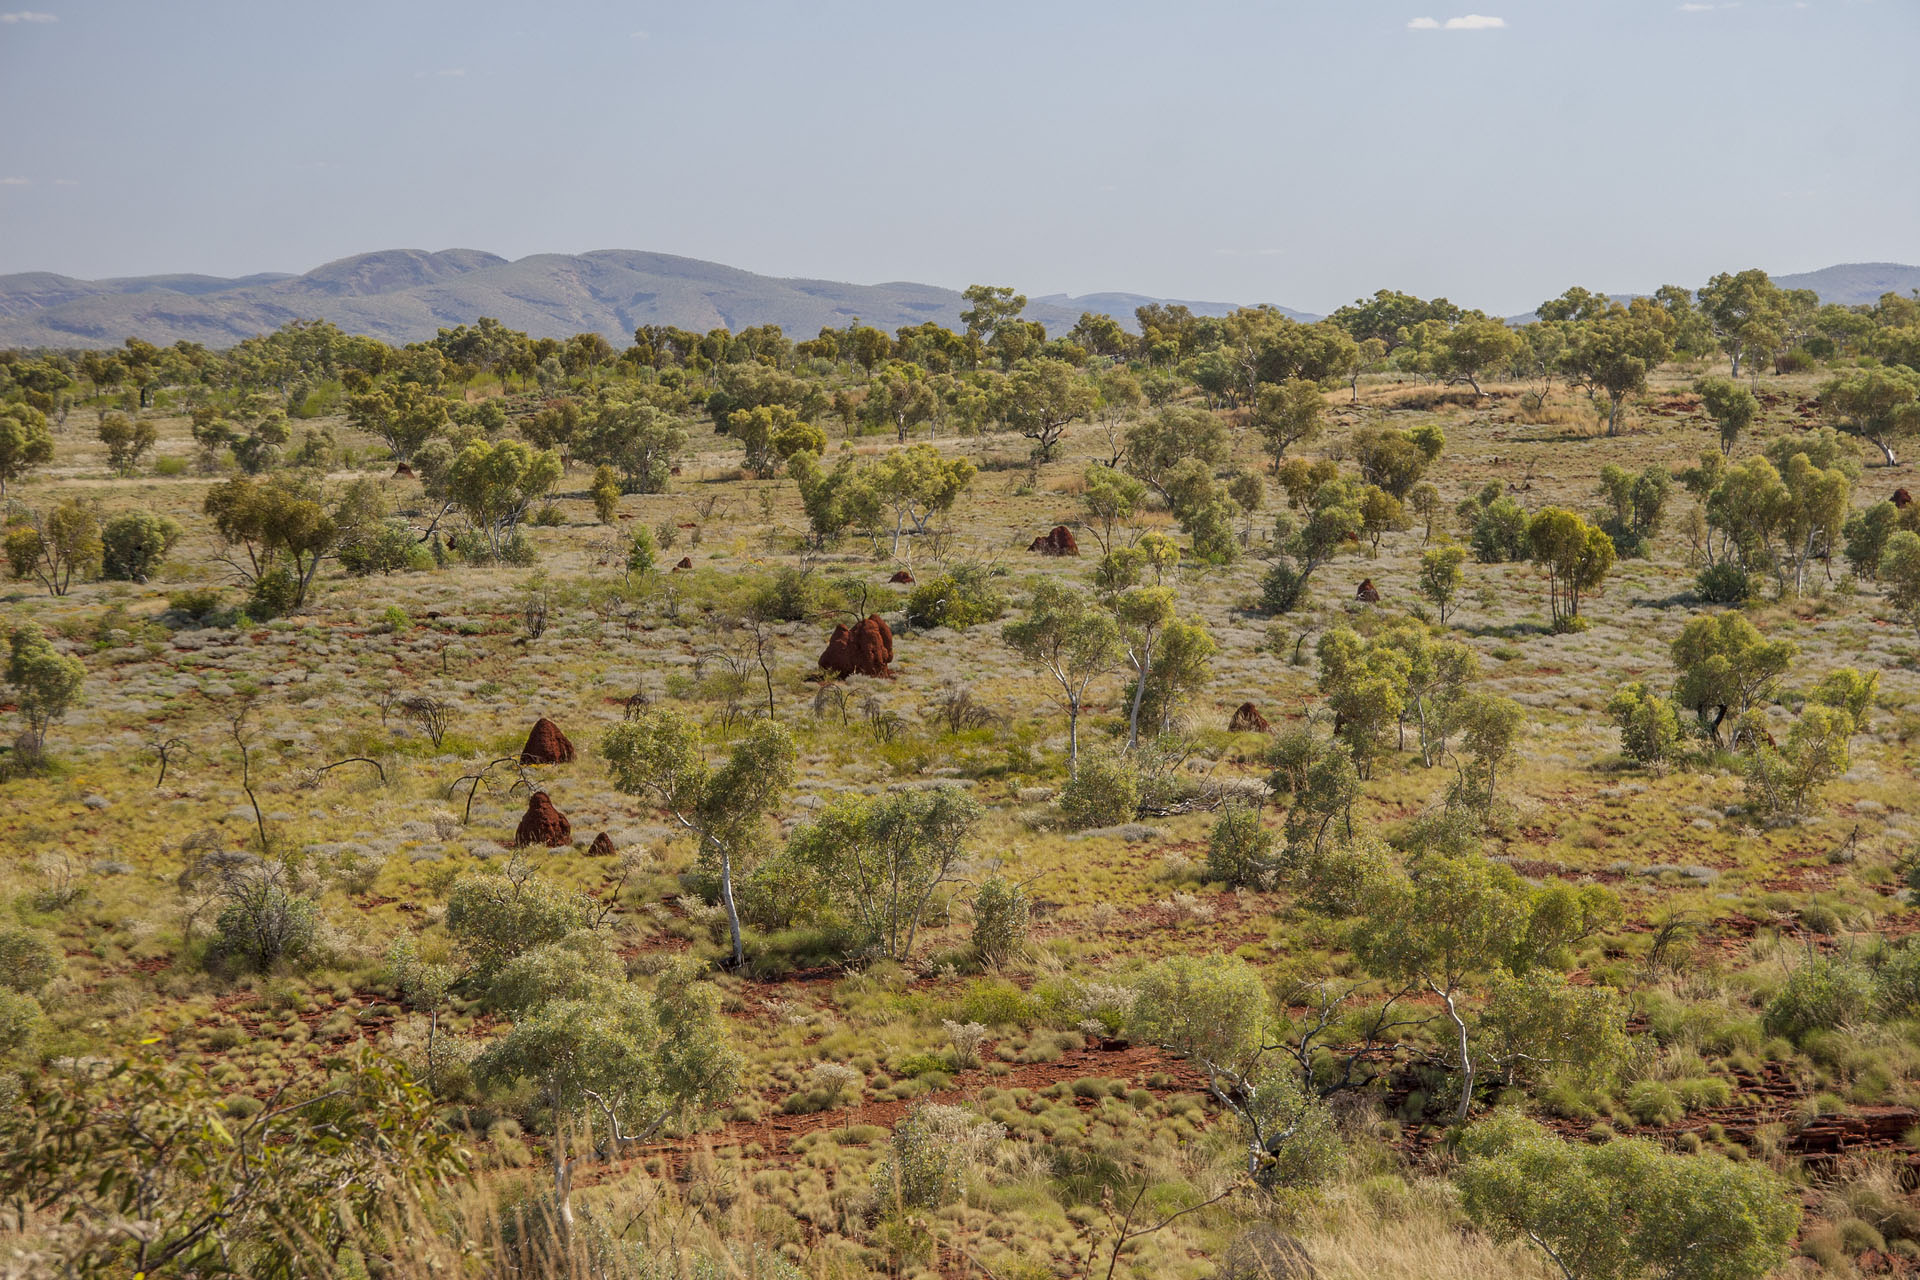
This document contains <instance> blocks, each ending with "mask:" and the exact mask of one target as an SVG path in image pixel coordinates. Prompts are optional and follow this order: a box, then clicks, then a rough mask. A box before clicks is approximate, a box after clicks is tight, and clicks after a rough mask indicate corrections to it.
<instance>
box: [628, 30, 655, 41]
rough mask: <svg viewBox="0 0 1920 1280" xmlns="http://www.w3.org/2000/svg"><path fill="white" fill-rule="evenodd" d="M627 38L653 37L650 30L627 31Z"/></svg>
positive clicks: (647, 38)
mask: <svg viewBox="0 0 1920 1280" xmlns="http://www.w3.org/2000/svg"><path fill="white" fill-rule="evenodd" d="M627 38H628V39H630V40H651V39H653V32H651V31H629V32H628V33H627Z"/></svg>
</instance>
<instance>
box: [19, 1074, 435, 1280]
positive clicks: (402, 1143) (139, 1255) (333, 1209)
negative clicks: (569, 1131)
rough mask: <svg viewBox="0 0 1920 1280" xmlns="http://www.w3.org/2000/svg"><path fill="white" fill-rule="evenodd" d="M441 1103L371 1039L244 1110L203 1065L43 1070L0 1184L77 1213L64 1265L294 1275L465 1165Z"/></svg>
mask: <svg viewBox="0 0 1920 1280" xmlns="http://www.w3.org/2000/svg"><path fill="white" fill-rule="evenodd" d="M439 1110H440V1109H439V1107H438V1105H437V1104H436V1103H435V1101H434V1099H433V1098H432V1097H431V1096H429V1095H428V1093H427V1091H426V1090H424V1089H423V1088H421V1087H420V1086H419V1085H418V1084H416V1083H414V1081H413V1080H412V1079H411V1078H410V1077H409V1076H408V1075H407V1073H406V1072H405V1071H404V1070H402V1069H401V1068H400V1067H398V1066H397V1065H396V1064H394V1063H393V1062H391V1061H389V1060H387V1059H384V1058H381V1057H379V1056H378V1055H376V1054H374V1053H372V1052H371V1051H363V1052H362V1053H361V1054H360V1055H359V1056H358V1057H356V1058H353V1059H351V1060H349V1061H346V1062H343V1063H340V1064H338V1065H337V1066H336V1067H335V1069H334V1073H333V1076H332V1078H331V1079H330V1080H328V1081H326V1082H325V1084H324V1086H323V1088H322V1089H319V1090H301V1089H298V1088H296V1089H295V1090H293V1091H291V1092H289V1093H288V1094H287V1095H286V1096H284V1097H280V1096H276V1098H275V1101H274V1102H273V1104H272V1105H270V1106H266V1107H258V1106H256V1107H255V1108H254V1109H253V1113H252V1114H251V1115H250V1116H248V1117H246V1118H244V1119H241V1120H238V1121H236V1119H235V1118H234V1117H233V1116H232V1115H230V1114H228V1113H227V1111H226V1108H225V1106H224V1099H223V1098H222V1097H221V1096H220V1095H219V1093H218V1091H217V1089H216V1088H215V1086H213V1084H212V1082H211V1081H210V1080H209V1079H208V1078H207V1076H206V1073H205V1071H204V1070H203V1069H202V1068H201V1067H200V1066H198V1065H197V1064H196V1065H188V1064H186V1063H180V1064H178V1065H174V1064H167V1065H161V1064H156V1063H148V1062H118V1063H115V1064H113V1065H112V1066H111V1068H110V1069H107V1070H99V1071H87V1072H79V1073H50V1072H39V1073H35V1074H34V1076H33V1077H32V1078H30V1079H28V1080H26V1081H25V1082H24V1083H23V1087H22V1090H21V1093H20V1096H19V1097H18V1098H17V1099H16V1100H15V1101H14V1103H13V1105H11V1106H8V1107H5V1108H0V1144H4V1145H5V1147H6V1149H7V1150H8V1151H10V1152H13V1153H15V1154H14V1156H13V1158H10V1159H9V1160H8V1161H7V1162H6V1163H5V1166H4V1167H0V1196H4V1197H5V1199H6V1200H7V1201H8V1202H9V1203H15V1204H26V1203H31V1204H45V1203H58V1204H60V1205H61V1206H62V1209H63V1210H64V1211H70V1216H69V1217H68V1219H67V1221H68V1224H69V1226H68V1229H66V1230H63V1231H61V1232H59V1233H57V1235H56V1236H55V1237H54V1238H52V1239H51V1240H50V1241H49V1247H50V1249H51V1250H52V1253H53V1255H54V1256H53V1258H51V1259H49V1261H51V1262H53V1263H54V1265H55V1266H56V1267H57V1269H58V1270H59V1271H60V1273H61V1274H65V1275H75V1276H110V1275H115V1276H128V1275H147V1276H188V1275H195V1276H197V1275H227V1274H233V1275H246V1276H258V1277H262V1280H298V1278H300V1277H308V1276H314V1275H317V1274H321V1273H323V1272H332V1271H335V1270H337V1269H338V1268H339V1267H340V1266H344V1265H345V1261H346V1258H347V1257H348V1256H349V1245H350V1242H360V1241H365V1240H369V1239H379V1238H380V1233H381V1231H382V1229H383V1228H384V1227H385V1226H387V1225H388V1224H389V1223H390V1222H391V1217H390V1215H391V1213H392V1211H393V1210H394V1208H395V1207H396V1206H397V1205H400V1204H405V1203H417V1202H418V1200H419V1198H420V1197H422V1196H423V1195H425V1194H426V1193H427V1192H429V1191H430V1190H432V1189H435V1188H438V1187H441V1186H444V1185H446V1184H447V1183H448V1182H450V1181H452V1180H455V1179H458V1178H460V1177H462V1176H463V1175H464V1174H465V1173H466V1171H467V1162H468V1157H467V1155H466V1153H465V1152H464V1151H463V1150H462V1149H461V1146H460V1143H459V1140H458V1138H457V1137H456V1136H455V1134H454V1133H453V1132H452V1131H451V1130H450V1129H449V1128H447V1127H446V1126H445V1125H444V1124H442V1122H441V1118H440V1114H439Z"/></svg>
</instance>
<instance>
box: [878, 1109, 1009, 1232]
mask: <svg viewBox="0 0 1920 1280" xmlns="http://www.w3.org/2000/svg"><path fill="white" fill-rule="evenodd" d="M1005 1136H1006V1127H1005V1126H1004V1125H999V1124H995V1123H994V1122H992V1121H990V1120H982V1119H981V1118H980V1117H979V1116H977V1115H975V1114H974V1113H973V1112H971V1111H969V1110H967V1109H966V1108H964V1107H948V1106H940V1105H938V1104H933V1103H929V1104H926V1105H923V1106H919V1107H915V1108H914V1109H913V1110H912V1111H910V1112H908V1113H907V1115H906V1117H905V1118H904V1119H902V1120H901V1121H900V1123H899V1124H897V1125H895V1126H894V1127H893V1137H892V1139H891V1141H890V1142H889V1144H888V1145H889V1151H888V1154H887V1158H886V1160H885V1161H884V1162H883V1163H882V1164H881V1166H880V1168H879V1169H878V1170H877V1171H876V1172H875V1174H874V1190H875V1191H876V1192H877V1193H878V1195H879V1198H880V1202H881V1203H882V1204H883V1205H888V1206H889V1207H902V1208H920V1209H937V1208H940V1207H941V1206H943V1205H948V1204H952V1203H953V1202H954V1201H955V1200H958V1199H959V1198H960V1193H961V1192H962V1191H963V1190H965V1189H966V1176H967V1173H968V1171H969V1170H971V1169H972V1168H973V1166H974V1165H975V1164H976V1163H977V1162H978V1161H980V1160H981V1159H983V1158H984V1157H986V1156H987V1155H989V1154H990V1153H991V1152H992V1149H993V1148H994V1147H995V1146H997V1145H999V1142H1000V1140H1001V1139H1002V1138H1003V1137H1005Z"/></svg>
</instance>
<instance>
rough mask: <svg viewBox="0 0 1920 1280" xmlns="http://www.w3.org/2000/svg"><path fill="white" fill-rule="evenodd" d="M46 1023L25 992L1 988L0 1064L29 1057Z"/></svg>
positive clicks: (35, 1004) (39, 1010) (38, 1004)
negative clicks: (3, 1061)
mask: <svg viewBox="0 0 1920 1280" xmlns="http://www.w3.org/2000/svg"><path fill="white" fill-rule="evenodd" d="M43 1021H44V1018H43V1017H42V1013H41V1009H40V1002H39V1001H38V1000H36V999H34V998H33V997H32V996H31V995H29V994H28V993H27V992H25V991H15V990H13V989H12V988H10V987H0V1060H4V1059H6V1058H10V1057H25V1056H27V1055H28V1053H29V1052H31V1050H32V1049H33V1047H34V1042H35V1041H36V1040H37V1039H38V1038H39V1035H40V1028H41V1024H42V1023H43ZM9 1105H11V1101H9ZM5 1109H6V1108H0V1110H5Z"/></svg>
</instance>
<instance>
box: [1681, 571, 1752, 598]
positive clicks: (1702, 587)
mask: <svg viewBox="0 0 1920 1280" xmlns="http://www.w3.org/2000/svg"><path fill="white" fill-rule="evenodd" d="M1693 583H1694V589H1695V590H1697V591H1699V593H1700V598H1701V599H1702V600H1704V601H1706V602H1707V603H1708V604H1745V603H1746V602H1747V601H1749V600H1751V599H1753V596H1754V592H1755V590H1756V587H1755V586H1754V578H1753V575H1752V574H1751V573H1749V572H1747V570H1746V569H1744V568H1742V567H1741V566H1740V565H1738V564H1735V563H1734V562H1733V561H1731V560H1722V561H1721V562H1720V563H1718V564H1710V565H1708V566H1707V567H1706V568H1704V569H1702V570H1701V571H1700V572H1699V573H1697V574H1695V575H1694V579H1693Z"/></svg>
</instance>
